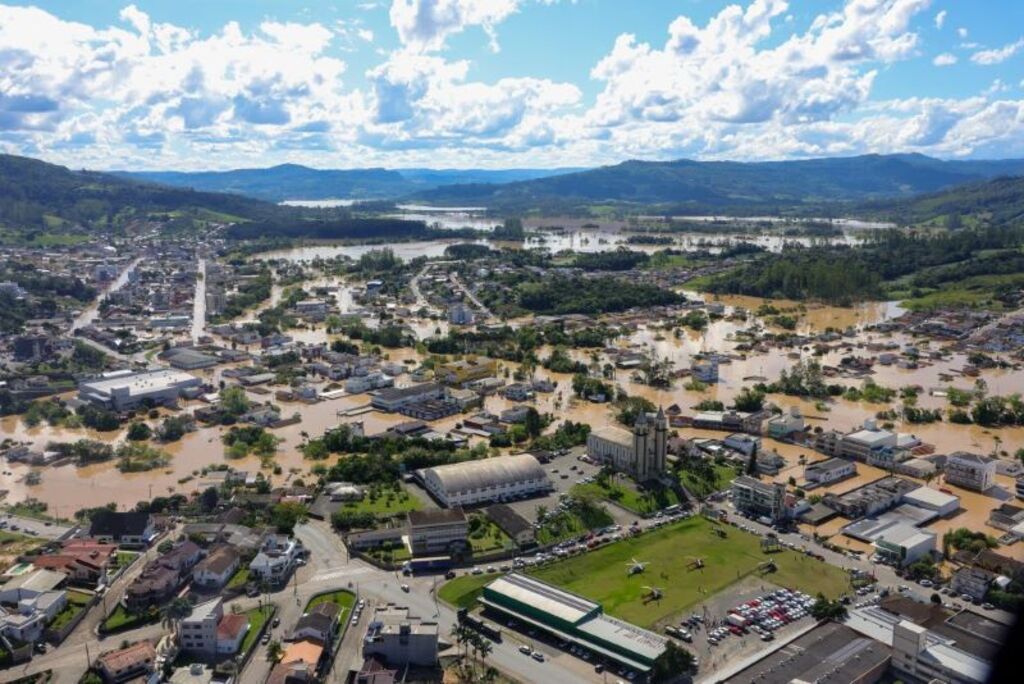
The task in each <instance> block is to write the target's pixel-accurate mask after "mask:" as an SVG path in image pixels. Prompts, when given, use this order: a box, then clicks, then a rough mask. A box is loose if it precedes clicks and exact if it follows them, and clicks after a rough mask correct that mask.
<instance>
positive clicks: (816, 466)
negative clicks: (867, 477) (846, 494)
mask: <svg viewBox="0 0 1024 684" xmlns="http://www.w3.org/2000/svg"><path fill="white" fill-rule="evenodd" d="M856 474H857V465H856V464H855V463H854V462H853V461H847V460H846V459H845V458H829V459H826V460H824V461H818V462H817V463H811V464H809V465H807V466H806V467H804V479H805V480H807V482H808V483H813V484H814V485H816V486H822V485H827V484H831V483H833V482H838V481H839V480H844V479H846V478H848V477H853V476H854V475H856Z"/></svg>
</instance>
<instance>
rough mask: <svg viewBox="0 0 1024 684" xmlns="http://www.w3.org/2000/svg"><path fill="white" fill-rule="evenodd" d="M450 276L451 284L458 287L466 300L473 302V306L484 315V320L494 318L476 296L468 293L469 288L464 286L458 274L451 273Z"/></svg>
mask: <svg viewBox="0 0 1024 684" xmlns="http://www.w3.org/2000/svg"><path fill="white" fill-rule="evenodd" d="M451 275H452V282H453V283H455V284H456V285H458V287H459V289H461V290H462V293H463V294H464V295H466V299H468V300H469V301H471V302H473V306H475V307H476V308H477V309H478V310H479V311H480V312H481V313H482V314H483V315H484V318H485V319H487V318H494V314H493V313H491V310H490V309H488V308H487V307H486V306H484V303H483V302H481V301H480V300H479V299H477V296H476V295H475V294H473V293H472V292H470V291H469V288H468V287H466V285H465V284H464V283H463V282H462V280H461V279H460V278H459V274H458V273H452V274H451Z"/></svg>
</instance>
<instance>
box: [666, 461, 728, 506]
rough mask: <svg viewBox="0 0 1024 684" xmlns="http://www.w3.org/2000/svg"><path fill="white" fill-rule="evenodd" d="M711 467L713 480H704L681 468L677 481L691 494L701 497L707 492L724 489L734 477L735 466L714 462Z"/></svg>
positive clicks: (711, 492)
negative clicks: (713, 474)
mask: <svg viewBox="0 0 1024 684" xmlns="http://www.w3.org/2000/svg"><path fill="white" fill-rule="evenodd" d="M712 468H713V469H714V473H715V478H714V480H704V479H701V478H698V477H696V476H695V475H694V473H692V472H690V471H687V470H681V471H679V481H680V482H681V483H682V484H683V486H684V487H686V489H687V490H688V491H689V492H690V493H691V494H693V495H694V496H696V497H697V498H700V499H703V498H704V497H706V496H708V495H709V494H714V493H715V492H718V491H721V490H723V489H725V488H726V487H728V486H729V483H730V482H732V480H734V479H735V478H736V468H735V467H733V466H731V465H724V464H719V463H715V464H714V465H712Z"/></svg>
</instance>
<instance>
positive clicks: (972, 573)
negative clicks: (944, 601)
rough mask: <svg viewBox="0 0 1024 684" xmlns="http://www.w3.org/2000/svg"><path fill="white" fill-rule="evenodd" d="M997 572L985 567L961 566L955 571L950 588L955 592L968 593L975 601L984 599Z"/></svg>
mask: <svg viewBox="0 0 1024 684" xmlns="http://www.w3.org/2000/svg"><path fill="white" fill-rule="evenodd" d="M995 578H996V574H995V573H994V572H989V571H988V570H985V569H983V568H960V569H959V570H957V571H956V572H955V573H953V579H952V581H951V583H950V588H951V589H952V590H953V592H954V593H955V594H967V595H968V596H970V597H971V600H973V601H984V600H985V595H986V594H987V593H988V588H989V587H990V586H991V585H992V582H993V581H994V580H995Z"/></svg>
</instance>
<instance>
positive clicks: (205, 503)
mask: <svg viewBox="0 0 1024 684" xmlns="http://www.w3.org/2000/svg"><path fill="white" fill-rule="evenodd" d="M219 500H220V494H219V493H218V492H217V488H216V487H207V488H206V489H204V490H203V493H202V494H200V495H199V505H200V506H202V507H203V510H204V511H212V510H213V509H214V508H216V507H217V502H218V501H219Z"/></svg>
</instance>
